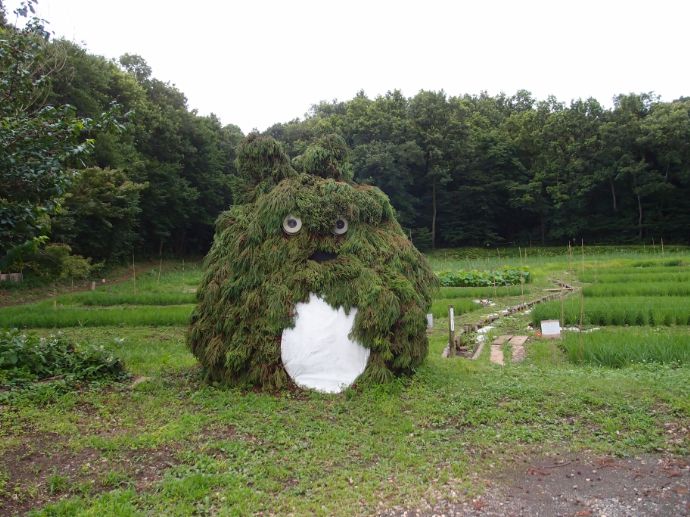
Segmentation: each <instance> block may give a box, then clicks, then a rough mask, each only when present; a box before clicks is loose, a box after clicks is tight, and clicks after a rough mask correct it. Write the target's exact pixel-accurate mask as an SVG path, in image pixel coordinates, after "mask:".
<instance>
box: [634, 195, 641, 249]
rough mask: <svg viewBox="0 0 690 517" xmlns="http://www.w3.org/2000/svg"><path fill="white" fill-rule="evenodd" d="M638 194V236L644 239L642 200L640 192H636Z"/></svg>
mask: <svg viewBox="0 0 690 517" xmlns="http://www.w3.org/2000/svg"><path fill="white" fill-rule="evenodd" d="M635 195H636V196H637V214H638V216H637V228H638V234H637V236H638V237H639V238H640V239H642V200H641V199H640V195H639V194H635Z"/></svg>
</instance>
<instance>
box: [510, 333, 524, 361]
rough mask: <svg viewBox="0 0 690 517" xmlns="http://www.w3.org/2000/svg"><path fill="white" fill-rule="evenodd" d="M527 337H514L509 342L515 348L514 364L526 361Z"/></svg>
mask: <svg viewBox="0 0 690 517" xmlns="http://www.w3.org/2000/svg"><path fill="white" fill-rule="evenodd" d="M526 341H527V336H513V337H512V338H511V339H510V341H509V342H508V343H509V344H510V345H511V346H512V347H513V362H514V363H520V362H522V361H523V360H524V359H525V342H526Z"/></svg>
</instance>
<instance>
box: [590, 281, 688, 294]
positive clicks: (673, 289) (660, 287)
mask: <svg viewBox="0 0 690 517" xmlns="http://www.w3.org/2000/svg"><path fill="white" fill-rule="evenodd" d="M583 294H584V295H585V297H599V296H609V297H616V296H690V282H640V281H639V280H638V281H637V282H627V283H626V282H610V283H609V282H607V283H595V284H593V285H588V286H585V287H584V288H583Z"/></svg>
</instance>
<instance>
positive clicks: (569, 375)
mask: <svg viewBox="0 0 690 517" xmlns="http://www.w3.org/2000/svg"><path fill="white" fill-rule="evenodd" d="M554 250H555V251H554ZM499 253H500V256H499ZM499 253H496V251H495V250H493V251H492V252H487V251H486V250H481V249H476V250H472V251H471V252H470V251H467V250H440V251H437V252H434V253H432V254H430V261H431V263H432V266H433V268H434V270H435V271H437V272H440V271H470V270H485V271H496V270H499V269H501V268H504V267H512V268H527V269H528V270H529V272H530V281H529V282H528V283H522V284H519V285H509V286H496V287H494V286H489V287H486V286H483V287H442V288H441V289H440V290H439V292H438V293H437V295H436V298H435V299H434V302H433V306H432V313H433V314H434V315H435V318H434V319H435V326H434V329H433V330H431V332H430V351H429V355H428V358H427V360H426V361H425V362H424V364H423V365H422V366H421V367H420V368H419V369H418V370H417V371H416V373H415V374H414V375H413V376H410V377H403V378H400V379H397V380H396V381H394V382H392V383H390V384H384V385H356V386H354V387H353V388H350V389H348V390H347V391H346V392H345V393H344V394H341V395H324V394H318V393H314V392H306V391H300V390H293V391H285V392H277V393H266V392H259V391H255V390H245V389H240V388H228V387H222V386H212V385H208V384H206V383H204V382H203V380H202V377H201V374H200V371H199V367H198V366H197V363H196V360H195V359H194V357H193V356H192V355H191V354H190V353H189V352H188V351H187V349H186V347H185V337H184V336H185V331H186V325H187V319H188V317H189V314H190V312H191V310H192V308H193V303H194V298H195V291H196V286H197V285H198V283H199V281H200V279H201V275H202V270H201V266H200V265H199V264H198V263H189V262H187V263H181V262H173V261H169V262H165V263H164V264H163V269H162V271H159V270H158V269H157V268H153V269H148V270H140V269H138V270H137V276H136V281H134V279H133V278H132V277H129V278H128V279H126V280H124V281H120V282H117V283H115V282H110V281H107V282H106V283H98V285H97V287H96V290H95V291H83V292H73V293H65V294H58V295H57V296H50V294H51V292H50V291H48V292H46V297H45V299H42V300H40V301H37V302H34V303H29V304H24V305H13V306H8V307H2V308H0V327H4V328H9V327H20V328H22V329H23V330H25V331H26V332H30V333H37V334H39V335H41V336H47V335H50V334H52V333H55V332H60V333H61V334H62V335H63V336H65V337H66V338H68V339H70V340H73V341H74V343H76V346H77V347H80V346H86V345H87V344H92V345H97V346H101V347H103V348H104V349H105V350H107V351H109V352H111V353H112V354H114V355H115V356H116V357H117V358H119V359H121V360H122V361H123V363H124V365H125V368H126V371H127V372H128V374H129V375H130V376H129V378H128V379H126V380H125V381H117V382H96V383H79V384H76V385H73V384H69V383H68V382H67V381H66V380H65V379H62V378H54V379H47V380H46V381H44V382H39V383H36V384H33V385H29V386H25V387H22V388H17V389H15V388H12V389H8V388H3V387H2V386H0V514H2V515H13V514H15V513H16V514H21V513H24V512H27V511H31V512H34V514H35V515H45V516H48V515H95V514H103V515H162V514H165V515H192V514H203V515H248V514H256V513H263V514H275V515H283V514H290V513H292V514H296V515H305V514H310V515H371V514H376V513H379V512H386V511H388V510H391V509H400V508H402V509H406V508H420V507H421V505H424V504H425V503H429V504H433V502H434V501H437V500H439V499H443V500H448V499H452V500H457V501H472V499H473V498H474V497H476V496H478V495H480V494H481V493H482V492H483V490H485V488H486V487H485V484H483V483H482V482H480V480H482V479H487V478H492V477H493V476H494V474H495V473H500V472H503V471H504V470H505V469H510V468H511V466H515V465H517V464H519V463H521V462H523V461H528V460H529V459H530V458H533V457H535V455H536V456H539V455H543V454H549V453H551V452H552V451H559V454H562V455H563V456H564V457H565V456H567V455H568V454H573V455H585V454H590V455H598V456H602V455H604V456H609V455H613V456H622V457H626V456H634V455H641V454H642V455H643V454H664V455H671V456H687V455H688V454H690V434H689V433H688V432H687V429H689V428H690V326H689V325H690V302H688V299H690V296H688V297H686V296H685V295H683V294H680V293H682V292H684V291H683V290H684V289H687V288H688V285H689V284H690V251H689V250H687V249H685V248H671V247H667V248H666V250H665V254H664V255H663V256H662V255H661V254H660V252H659V250H654V251H652V250H651V249H650V248H647V249H644V250H643V249H641V248H640V249H638V248H612V247H607V248H601V249H597V248H594V247H592V248H586V249H585V256H584V259H581V258H580V257H578V256H577V255H576V256H575V258H573V257H572V255H569V254H568V250H567V248H558V249H550V248H543V249H541V248H540V249H528V250H527V251H525V250H519V251H513V250H500V252H499ZM623 277H626V278H627V280H618V279H619V278H623ZM556 280H559V281H564V282H567V283H569V284H571V285H574V286H575V288H576V290H575V292H573V293H572V294H568V295H567V296H565V297H564V299H563V300H562V301H561V300H554V301H551V302H545V303H543V304H539V305H536V306H535V307H534V308H533V310H532V312H531V313H530V314H521V313H518V314H513V315H510V316H507V317H504V318H502V319H500V320H499V321H497V322H496V323H494V324H493V325H494V326H495V328H494V329H493V330H491V331H490V332H489V335H488V339H492V338H493V336H496V335H501V334H525V335H529V336H531V338H530V340H529V341H528V343H527V345H526V348H527V355H526V358H525V360H524V361H523V362H521V363H515V364H513V363H510V362H509V363H508V364H506V365H505V366H503V367H501V366H496V365H494V364H492V363H491V362H490V361H489V350H488V349H487V348H486V347H485V349H484V351H483V352H482V354H481V355H480V357H479V358H478V359H477V360H470V359H466V358H454V359H444V358H442V357H441V352H442V350H443V348H444V347H445V346H446V344H447V332H448V330H447V329H448V319H447V309H448V305H454V307H455V312H456V326H457V327H458V328H461V327H460V326H461V325H462V324H463V323H473V322H477V321H479V320H480V319H481V318H483V317H484V316H486V315H488V314H492V313H496V312H499V311H501V310H502V309H504V308H507V307H511V306H514V305H516V304H519V303H522V302H526V301H530V300H533V299H536V298H538V297H541V296H543V295H544V294H545V293H548V292H550V291H547V290H548V289H554V288H555V286H556V284H555V281H556ZM580 287H582V288H583V289H582V291H580V290H578V289H579V288H580ZM475 300H484V301H485V302H486V303H484V304H481V303H477V302H476V301H475ZM582 303H584V305H582ZM561 314H563V316H564V319H565V324H566V325H568V326H580V324H582V327H583V332H575V331H567V332H565V334H564V337H563V339H562V340H559V341H556V340H541V339H537V338H535V337H534V331H533V330H532V328H531V327H529V326H528V325H530V324H532V325H534V323H537V322H538V321H539V320H541V319H545V318H553V319H560V318H561ZM597 327H600V328H599V329H597ZM535 328H536V327H535ZM1 359H2V356H1V354H0V365H1V364H2V363H1ZM391 511H392V510H391Z"/></svg>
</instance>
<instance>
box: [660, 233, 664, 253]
mask: <svg viewBox="0 0 690 517" xmlns="http://www.w3.org/2000/svg"><path fill="white" fill-rule="evenodd" d="M661 256H662V257H663V256H664V238H663V237H662V238H661Z"/></svg>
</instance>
